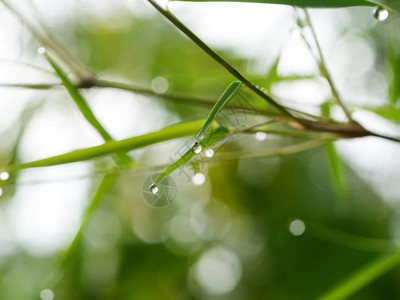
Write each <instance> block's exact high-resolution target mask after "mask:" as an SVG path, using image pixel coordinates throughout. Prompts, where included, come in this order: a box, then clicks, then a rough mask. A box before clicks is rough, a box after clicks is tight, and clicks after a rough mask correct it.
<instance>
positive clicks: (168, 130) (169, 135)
mask: <svg viewBox="0 0 400 300" xmlns="http://www.w3.org/2000/svg"><path fill="white" fill-rule="evenodd" d="M203 123H204V119H201V120H196V121H189V122H182V123H178V124H175V125H172V126H169V127H165V128H163V129H161V130H159V131H155V132H152V133H148V134H144V135H141V136H136V137H132V138H129V139H125V140H121V141H110V142H106V143H105V144H103V145H99V146H94V147H89V148H85V149H80V150H75V151H72V152H68V153H65V154H61V155H57V156H52V157H48V158H44V159H40V160H36V161H32V162H27V163H23V164H19V165H9V166H7V167H6V168H4V171H17V170H21V169H28V168H38V167H49V166H55V165H61V164H68V163H73V162H78V161H84V160H88V159H92V158H96V157H100V156H104V155H107V154H112V153H116V152H126V151H130V150H135V149H139V148H143V147H146V146H149V145H153V144H156V143H160V142H164V141H168V140H172V139H177V138H182V137H185V136H190V135H192V134H193V132H195V131H196V130H197V129H198V128H199V127H200V126H201V125H202V124H203Z"/></svg>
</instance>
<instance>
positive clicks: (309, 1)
mask: <svg viewBox="0 0 400 300" xmlns="http://www.w3.org/2000/svg"><path fill="white" fill-rule="evenodd" d="M179 1H188V2H254V3H270V4H284V5H291V6H298V7H303V8H335V7H348V6H382V7H385V8H388V7H387V6H385V5H384V4H383V3H381V2H378V1H369V0H179Z"/></svg>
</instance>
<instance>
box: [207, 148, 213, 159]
mask: <svg viewBox="0 0 400 300" xmlns="http://www.w3.org/2000/svg"><path fill="white" fill-rule="evenodd" d="M205 154H206V157H208V158H211V157H214V150H212V149H206V151H205Z"/></svg>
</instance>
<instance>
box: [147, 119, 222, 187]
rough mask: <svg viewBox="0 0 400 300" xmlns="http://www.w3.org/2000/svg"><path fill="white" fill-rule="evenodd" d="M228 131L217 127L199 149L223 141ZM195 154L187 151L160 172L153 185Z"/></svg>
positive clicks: (190, 150) (201, 143)
mask: <svg viewBox="0 0 400 300" xmlns="http://www.w3.org/2000/svg"><path fill="white" fill-rule="evenodd" d="M228 133H229V131H228V129H227V128H225V127H218V128H217V129H216V130H214V131H213V132H211V133H210V134H209V135H207V136H206V137H205V138H204V139H203V140H202V142H200V145H201V147H202V148H203V149H204V148H206V147H209V146H211V145H212V144H214V143H215V142H217V141H219V140H221V139H223V138H224V137H226V136H227V135H228ZM196 155H197V154H196V153H195V152H193V151H192V149H191V148H190V149H188V150H187V151H186V152H185V153H184V154H183V155H182V156H181V157H180V158H179V159H178V160H177V161H176V162H174V163H173V164H172V165H170V166H169V167H168V168H167V169H166V170H165V171H164V172H162V173H161V174H160V175H158V176H157V178H156V180H155V181H154V183H157V182H159V181H160V180H162V179H163V178H165V177H166V176H168V175H169V174H171V173H172V172H173V171H175V170H176V169H178V168H179V167H181V166H183V165H185V164H186V163H187V162H188V161H190V160H191V159H192V158H193V157H195V156H196Z"/></svg>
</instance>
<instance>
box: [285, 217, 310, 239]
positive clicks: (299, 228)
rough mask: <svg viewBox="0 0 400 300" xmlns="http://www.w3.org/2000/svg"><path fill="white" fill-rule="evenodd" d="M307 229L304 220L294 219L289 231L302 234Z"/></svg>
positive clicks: (297, 234)
mask: <svg viewBox="0 0 400 300" xmlns="http://www.w3.org/2000/svg"><path fill="white" fill-rule="evenodd" d="M305 230H306V225H305V224H304V222H303V221H302V220H298V219H296V220H293V221H292V222H291V223H290V225H289V231H290V233H291V234H293V235H295V236H299V235H302V234H303V233H304V231H305Z"/></svg>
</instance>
